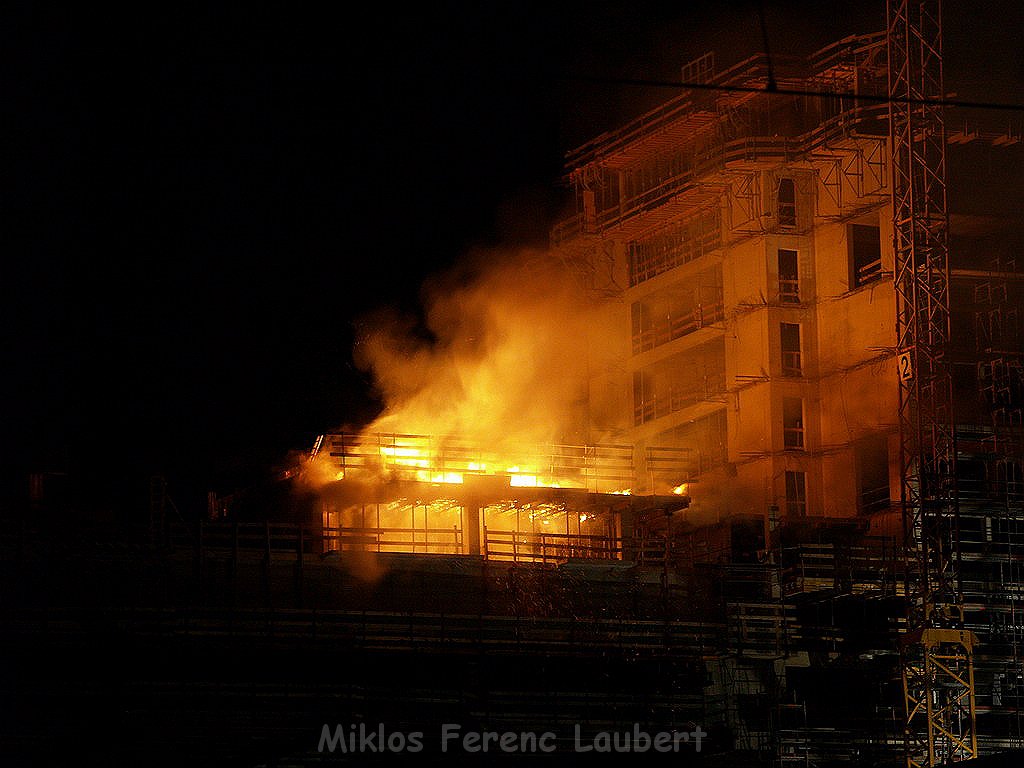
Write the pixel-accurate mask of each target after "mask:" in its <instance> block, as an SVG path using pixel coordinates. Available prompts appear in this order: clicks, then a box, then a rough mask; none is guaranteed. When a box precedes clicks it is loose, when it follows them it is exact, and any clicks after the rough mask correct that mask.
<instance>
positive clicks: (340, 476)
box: [334, 469, 345, 480]
mask: <svg viewBox="0 0 1024 768" xmlns="http://www.w3.org/2000/svg"><path fill="white" fill-rule="evenodd" d="M334 479H335V480H344V479H345V470H344V469H342V470H340V471H339V472H338V474H336V475H335V476H334Z"/></svg>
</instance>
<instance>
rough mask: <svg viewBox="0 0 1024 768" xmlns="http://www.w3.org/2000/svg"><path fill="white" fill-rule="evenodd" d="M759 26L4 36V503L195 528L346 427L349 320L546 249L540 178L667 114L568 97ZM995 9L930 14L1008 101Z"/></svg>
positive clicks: (585, 18) (469, 16)
mask: <svg viewBox="0 0 1024 768" xmlns="http://www.w3.org/2000/svg"><path fill="white" fill-rule="evenodd" d="M758 5H759V4H758V3H756V2H735V3H724V2H716V3H710V2H701V3H691V4H687V3H679V2H675V3H661V4H652V3H624V2H614V3H594V2H588V3H582V2H576V1H575V0H573V1H572V2H566V3H540V2H532V0H520V1H519V2H496V3H482V4H476V3H445V2H439V3H431V4H426V5H423V6H419V7H413V8H408V7H406V6H403V5H387V6H385V5H378V6H376V7H374V8H373V9H371V10H368V11H367V10H363V11H359V12H357V11H355V10H352V9H353V8H354V7H355V6H351V5H347V4H346V5H343V4H341V3H332V4H329V5H328V4H324V5H323V6H317V7H314V6H311V5H307V4H297V3H292V4H280V5H262V4H254V5H252V6H251V7H248V6H247V5H242V4H239V5H231V6H224V5H218V6H217V7H213V4H209V5H207V4H197V5H195V6H190V5H188V4H180V3H174V4H171V3H139V4H134V5H131V6H128V5H101V6H99V7H94V6H92V5H91V4H88V5H87V4H77V5H67V6H61V5H49V4H48V5H29V4H24V5H23V6H18V7H17V8H15V9H8V11H7V13H6V14H5V15H7V16H9V18H8V19H7V20H5V21H4V23H3V30H4V32H3V34H4V36H5V39H4V41H3V46H4V49H5V51H6V53H7V57H6V58H9V59H10V61H9V62H8V63H7V66H5V75H6V76H5V78H4V97H3V100H2V101H3V104H2V107H0V108H2V110H3V122H4V135H5V141H4V143H5V145H6V146H5V149H6V150H7V151H6V152H5V156H6V162H5V169H4V173H3V176H4V185H3V186H4V193H5V195H4V197H5V202H4V209H5V213H6V214H7V218H8V221H9V222H10V223H9V225H8V226H7V227H5V229H4V244H3V250H4V260H5V265H6V269H5V274H4V277H3V279H2V286H3V310H2V311H3V313H4V318H3V327H4V331H5V333H4V356H5V358H6V359H7V360H8V364H7V365H6V366H5V368H6V375H5V377H4V379H5V390H6V394H5V395H4V399H3V402H4V410H3V440H4V449H5V451H4V452H5V461H4V480H5V482H6V484H7V485H6V487H7V489H8V491H9V489H10V488H15V489H16V490H17V492H19V493H20V492H21V491H22V488H23V481H24V477H25V474H26V473H27V472H29V471H40V470H50V471H64V472H69V473H71V474H72V475H73V476H75V477H78V478H81V479H82V482H83V483H84V485H85V491H83V492H84V493H86V494H87V495H90V496H91V498H93V499H94V500H98V501H97V502H96V503H99V504H101V505H102V504H106V503H110V504H121V505H124V504H129V505H130V504H133V503H136V502H138V503H140V504H141V503H143V499H144V497H143V495H142V494H141V491H140V489H141V488H144V486H145V479H146V478H147V477H148V475H149V474H150V473H153V472H163V473H165V474H166V475H167V476H168V479H169V481H170V485H171V490H172V494H173V493H175V492H177V493H178V494H179V495H180V497H181V498H182V500H183V503H185V504H186V505H192V504H196V505H198V504H199V503H201V502H200V501H199V500H200V499H202V496H203V494H204V492H205V490H206V489H208V488H209V489H217V490H219V491H221V492H226V491H230V490H233V489H235V488H237V487H240V486H244V485H245V484H247V483H251V482H255V481H256V480H257V479H259V478H261V477H263V476H264V475H265V474H266V473H267V471H268V467H270V466H272V465H273V464H274V463H275V462H279V461H281V460H283V459H284V458H285V456H286V455H287V453H288V452H289V451H290V450H292V449H304V448H307V447H308V446H309V445H310V443H311V441H312V439H313V437H314V436H315V435H316V433H317V432H319V431H323V430H325V429H328V428H332V427H336V426H339V425H340V424H342V423H345V422H348V423H353V424H355V423H359V422H361V421H363V420H366V419H368V418H369V417H370V416H372V415H373V408H374V403H373V400H372V398H371V397H370V396H369V390H368V383H367V381H366V379H365V376H364V375H362V374H361V373H360V372H359V371H357V370H356V369H355V367H354V366H353V365H352V362H351V357H350V352H351V345H352V323H353V321H354V319H355V318H358V317H359V316H360V314H361V313H363V312H365V311H367V310H370V309H373V308H374V307H377V306H380V305H382V304H399V305H402V306H406V307H415V306H416V296H417V291H418V288H419V286H420V284H421V281H422V279H423V278H424V277H425V276H427V275H429V274H431V273H434V272H436V271H437V270H439V269H443V268H444V266H445V265H447V264H449V263H451V262H452V261H454V260H456V259H457V258H458V257H459V255H460V254H461V253H463V252H464V251H465V249H466V248H467V247H469V246H471V245H473V244H477V243H485V244H486V243H508V242H510V241H512V242H516V241H521V240H529V239H530V238H538V237H539V238H543V237H545V236H546V231H547V228H548V227H549V226H550V224H551V223H552V217H553V216H554V215H555V214H556V213H557V212H558V210H559V205H560V202H561V198H560V196H559V190H558V189H557V188H556V186H555V180H556V177H557V175H558V172H559V170H560V161H561V157H562V155H563V153H564V152H565V151H566V150H568V149H570V148H571V147H572V146H574V145H576V144H578V143H580V142H581V141H583V140H585V139H587V138H588V137H590V136H591V135H594V134H596V133H598V132H599V131H600V130H603V129H606V128H609V127H611V126H612V125H614V124H616V123H617V122H619V121H621V120H624V119H627V118H628V117H631V116H633V115H635V114H636V113H638V112H639V111H641V110H642V109H643V108H645V107H649V106H652V105H653V104H655V103H657V102H658V101H660V100H662V99H664V98H665V97H666V96H667V95H669V94H668V93H667V92H666V91H660V92H651V91H646V92H645V91H638V90H637V89H635V88H627V87H615V86H610V85H609V86H605V85H602V86H598V85H595V84H584V83H580V82H578V81H573V80H572V79H571V76H572V75H573V74H584V75H597V76H607V77H621V78H643V77H658V78H671V77H674V76H677V74H678V71H679V66H680V65H681V64H682V63H684V62H685V61H686V60H688V59H690V58H693V57H695V56H698V55H700V54H701V53H703V52H705V51H706V50H711V49H715V50H717V52H718V55H719V57H720V60H724V61H725V62H727V63H731V62H733V61H735V60H736V59H737V58H739V57H740V56H741V54H746V53H753V52H756V51H757V50H758V49H759V48H760V46H761V31H760V26H759V22H758V16H757V8H758ZM766 5H767V6H769V8H768V11H767V16H766V18H767V22H768V32H769V42H770V44H771V45H772V46H773V49H774V50H775V51H778V52H801V53H803V52H807V51H809V50H813V49H814V48H816V47H818V46H820V45H822V44H824V43H826V42H828V41H830V40H832V39H838V38H840V37H843V36H845V35H847V34H851V33H857V32H867V31H873V30H875V29H878V28H880V26H881V24H882V20H883V18H884V5H885V4H884V1H883V0H878V2H873V3H860V2H857V3H853V2H850V3H838V4H829V3H766ZM984 5H985V6H986V8H987V9H988V8H989V5H988V4H984ZM1000 5H1002V4H995V5H994V7H992V8H991V9H989V10H984V11H983V12H982V11H978V12H974V11H969V8H970V5H969V4H967V3H962V2H954V3H948V4H947V7H948V8H950V10H949V11H947V14H950V13H952V14H957V13H959V14H961V16H962V18H961V19H960V21H959V24H958V26H957V29H958V31H959V32H961V34H962V33H963V32H964V31H972V26H971V25H973V27H974V31H975V32H977V31H978V30H981V31H988V32H991V33H992V34H993V37H992V38H991V43H990V45H989V46H988V48H989V50H990V51H992V50H994V51H1003V52H1005V53H1003V55H1002V58H1001V59H1000V61H1001V62H1002V63H1001V64H1000V65H999V66H1005V67H1009V68H1010V69H1011V70H1014V71H1013V72H1011V74H1013V76H1014V77H1016V79H1017V80H1016V82H1017V83H1018V84H1019V82H1020V80H1021V79H1022V70H1024V64H1022V63H1021V58H1020V54H1019V52H1017V48H1016V47H1015V46H1014V42H1013V29H1014V28H1016V29H1019V28H1020V27H1019V24H1017V25H1015V24H1005V23H1003V22H1004V21H1005V18H1006V17H1005V15H1001V14H1000V13H997V12H1002V11H1007V9H1013V8H1014V6H1015V4H1011V3H1008V2H1007V3H1005V6H1006V9H1003V8H1001V7H999V6H1000ZM549 6H554V10H552V9H551V8H550V7H549ZM875 6H878V7H877V8H876V7H875ZM844 7H847V8H848V10H843V8H844ZM865 9H866V10H865ZM1007 12H1008V11H1007ZM979 14H981V15H979ZM1019 17H1020V12H1019V11H1017V12H1016V17H1013V16H1011V17H1010V18H1011V19H1012V18H1018V19H1019ZM1000 30H1005V31H1000ZM951 45H952V46H953V48H954V50H959V51H960V52H961V53H964V52H972V55H976V54H977V50H976V49H975V47H974V46H973V45H965V44H964V43H963V42H962V41H961V42H959V43H958V42H957V40H952V42H951ZM957 45H960V46H961V47H960V48H959V49H956V46H957ZM1014 68H1015V69H1014Z"/></svg>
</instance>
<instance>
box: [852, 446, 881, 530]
mask: <svg viewBox="0 0 1024 768" xmlns="http://www.w3.org/2000/svg"><path fill="white" fill-rule="evenodd" d="M854 450H855V452H856V457H857V484H858V486H859V490H860V511H861V512H865V513H870V512H878V511H881V510H883V509H887V508H888V507H889V439H888V437H887V436H886V435H869V436H868V437H865V438H862V439H861V440H858V441H857V443H856V447H855V449H854Z"/></svg>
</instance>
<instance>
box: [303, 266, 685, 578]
mask: <svg viewBox="0 0 1024 768" xmlns="http://www.w3.org/2000/svg"><path fill="white" fill-rule="evenodd" d="M577 278H578V276H574V275H573V274H572V273H571V272H570V271H569V270H568V269H566V267H565V265H564V264H562V263H560V262H556V261H555V260H554V259H552V258H551V257H550V256H549V255H547V254H545V253H541V252H536V253H519V254H514V255H511V254H504V255H497V254H494V253H487V254H479V255H478V256H477V258H476V259H475V260H472V261H470V262H468V263H467V265H465V266H463V267H462V268H461V269H459V270H458V271H457V272H455V273H452V274H449V275H447V276H445V277H444V278H442V279H439V280H437V281H435V282H433V283H432V284H430V285H429V286H428V287H427V290H426V291H425V294H424V309H425V311H424V315H423V318H422V319H421V320H418V321H417V320H413V319H410V318H408V317H404V316H399V315H397V314H394V313H383V312H382V313H378V314H377V315H375V316H374V317H373V318H372V319H369V320H367V321H366V322H365V323H364V325H363V327H362V329H361V334H360V336H359V338H358V341H357V346H356V359H357V361H358V362H359V363H360V364H361V365H362V366H364V367H365V368H366V369H367V370H368V371H369V372H371V373H372V374H373V378H374V381H375V383H376V386H377V390H378V392H379V394H380V396H381V398H382V400H383V402H384V409H383V411H382V413H381V414H380V416H379V417H378V418H377V419H376V420H375V421H374V422H373V423H371V424H369V425H368V426H366V427H365V428H364V429H362V430H360V431H358V432H356V431H352V432H338V433H335V434H331V435H327V436H325V437H323V438H321V439H320V440H318V442H317V445H316V447H315V448H314V451H313V454H314V458H313V461H312V462H310V464H311V471H310V476H311V477H315V478H317V480H316V481H315V482H318V483H319V484H320V485H322V486H327V485H332V486H343V488H340V489H339V488H334V489H333V491H332V494H331V495H330V498H331V500H330V501H329V502H325V505H324V520H323V523H324V530H325V535H326V538H327V541H328V543H329V546H330V547H331V548H335V549H342V550H345V549H354V550H359V549H368V550H370V551H378V552H431V553H458V552H462V553H465V552H480V553H482V554H485V555H486V556H488V557H490V558H496V559H516V560H518V559H523V558H526V559H539V560H542V561H547V560H548V559H549V556H550V557H552V558H564V557H569V556H574V555H575V556H605V557H614V556H616V555H615V553H614V552H613V551H612V550H613V548H611V547H609V545H608V544H607V542H606V540H608V539H609V538H614V535H615V530H614V520H613V517H614V515H613V514H612V512H611V508H612V506H611V505H610V504H607V503H606V504H604V506H603V507H602V508H594V507H593V506H592V502H587V503H578V502H574V503H572V504H569V503H567V502H566V501H565V500H564V499H554V498H547V497H545V496H544V492H545V491H546V490H549V491H551V492H556V491H562V490H571V491H575V492H582V493H583V494H602V495H608V496H614V497H618V498H623V499H625V498H628V497H629V496H630V495H631V494H632V493H633V488H634V487H635V485H634V483H635V479H636V478H635V473H634V455H633V450H634V449H633V447H632V446H629V445H623V444H621V438H620V437H619V433H618V432H617V431H616V425H615V424H614V423H609V424H606V425H605V426H604V428H603V429H601V428H598V424H599V423H600V422H601V414H602V412H604V411H607V412H609V413H614V412H621V410H622V409H621V408H620V407H619V405H621V404H616V405H608V406H607V407H606V405H605V404H603V403H602V402H601V397H608V396H609V395H608V394H607V393H605V394H603V395H602V394H599V393H595V392H593V391H591V390H590V389H588V387H589V384H590V381H591V378H590V371H592V370H593V369H594V368H595V367H597V368H599V367H601V366H607V365H610V364H611V363H612V361H614V360H615V359H616V356H617V355H618V354H619V353H621V352H623V351H624V350H625V349H626V344H627V342H628V339H626V338H623V333H624V324H623V323H621V322H616V321H615V320H616V319H615V318H613V317H611V316H610V315H609V313H608V312H607V307H603V308H602V307H601V305H600V303H598V302H595V301H593V297H592V296H590V295H588V294H587V292H586V291H585V290H584V289H583V288H582V287H581V285H580V283H579V282H578V281H577ZM621 427H622V425H618V429H621ZM680 479H682V478H681V477H675V478H674V479H673V480H672V481H666V482H665V483H663V485H664V487H665V489H666V490H665V492H667V491H668V489H669V488H671V487H672V486H673V485H675V484H677V483H678V482H679V480H680ZM395 483H397V484H399V485H398V486H394V484H395ZM482 483H485V484H488V485H487V488H488V491H487V492H486V493H484V494H482V495H481V491H480V490H479V489H480V488H481V487H482V486H481V484H482ZM389 484H390V485H389ZM403 484H404V485H403ZM409 484H414V487H409ZM385 486H388V487H391V488H392V490H390V491H389V492H388V493H389V494H390V497H389V500H388V501H387V502H381V501H379V500H378V499H379V494H377V496H373V495H372V494H369V495H368V492H366V491H365V489H366V488H368V487H374V488H381V487H385ZM445 488H448V489H451V490H449V491H447V492H446V491H445V490H444V489H445ZM502 489H503V490H502ZM371 497H372V499H371ZM325 498H326V497H325ZM596 553H599V554H596Z"/></svg>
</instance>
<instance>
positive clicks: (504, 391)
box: [356, 251, 622, 448]
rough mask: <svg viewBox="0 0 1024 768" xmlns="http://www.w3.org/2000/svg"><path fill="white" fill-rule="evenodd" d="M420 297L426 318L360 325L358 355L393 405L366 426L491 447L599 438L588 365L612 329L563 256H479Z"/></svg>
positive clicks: (608, 343)
mask: <svg viewBox="0 0 1024 768" xmlns="http://www.w3.org/2000/svg"><path fill="white" fill-rule="evenodd" d="M423 301H424V312H423V318H422V321H421V322H418V323H417V322H415V321H414V320H413V319H411V318H409V317H407V316H402V315H398V314H396V313H393V312H381V313H378V314H377V315H376V316H375V317H373V318H369V319H367V321H366V322H365V323H364V330H363V334H362V336H361V338H360V339H359V340H358V342H357V347H356V360H357V363H358V364H360V365H361V366H364V367H365V368H366V369H367V370H368V371H370V372H372V374H373V377H374V380H375V382H376V385H377V387H378V390H379V394H380V396H381V398H382V399H383V402H384V405H385V407H384V410H383V412H382V413H381V415H380V416H379V417H378V418H377V419H376V420H375V421H374V422H373V423H372V424H371V425H369V427H367V430H366V431H367V432H371V433H372V432H404V433H415V434H425V435H431V436H433V437H437V438H445V437H459V438H462V439H465V440H467V441H470V442H472V443H477V444H482V445H487V446H489V447H491V448H494V447H500V446H503V445H537V444H544V443H547V442H555V443H562V442H568V443H579V442H589V441H592V440H593V437H594V435H593V434H592V432H591V430H590V428H589V425H588V422H587V407H586V398H587V368H588V364H590V365H593V364H595V361H597V360H602V359H604V358H605V357H606V356H607V355H608V354H610V353H611V352H612V351H613V350H612V348H613V347H614V346H615V343H616V337H615V335H614V333H613V332H612V329H611V328H608V329H607V332H606V331H605V330H604V329H602V322H604V321H603V318H604V317H606V316H607V312H606V311H605V312H602V310H601V307H600V306H599V305H597V304H595V302H594V301H593V299H592V298H591V297H590V296H589V295H588V294H587V292H586V291H585V290H583V288H582V287H581V285H580V281H579V276H578V275H574V274H573V272H572V271H571V270H570V269H568V268H567V267H566V265H565V264H564V263H562V262H561V261H560V260H558V259H556V258H554V257H553V256H551V255H550V254H547V253H544V252H541V251H516V252H509V251H506V252H494V251H488V252H478V253H475V254H473V255H472V256H471V257H470V258H469V259H468V260H467V261H466V262H465V263H463V264H462V265H461V266H459V267H458V268H456V269H455V270H453V271H451V272H449V273H447V274H444V275H442V276H440V277H438V278H435V279H433V280H431V281H429V283H428V284H427V285H426V286H425V288H424V292H423ZM606 324H608V325H611V324H610V323H606ZM618 327H619V328H620V329H621V327H622V323H621V322H620V323H619V324H618ZM619 333H621V330H620V331H619Z"/></svg>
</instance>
